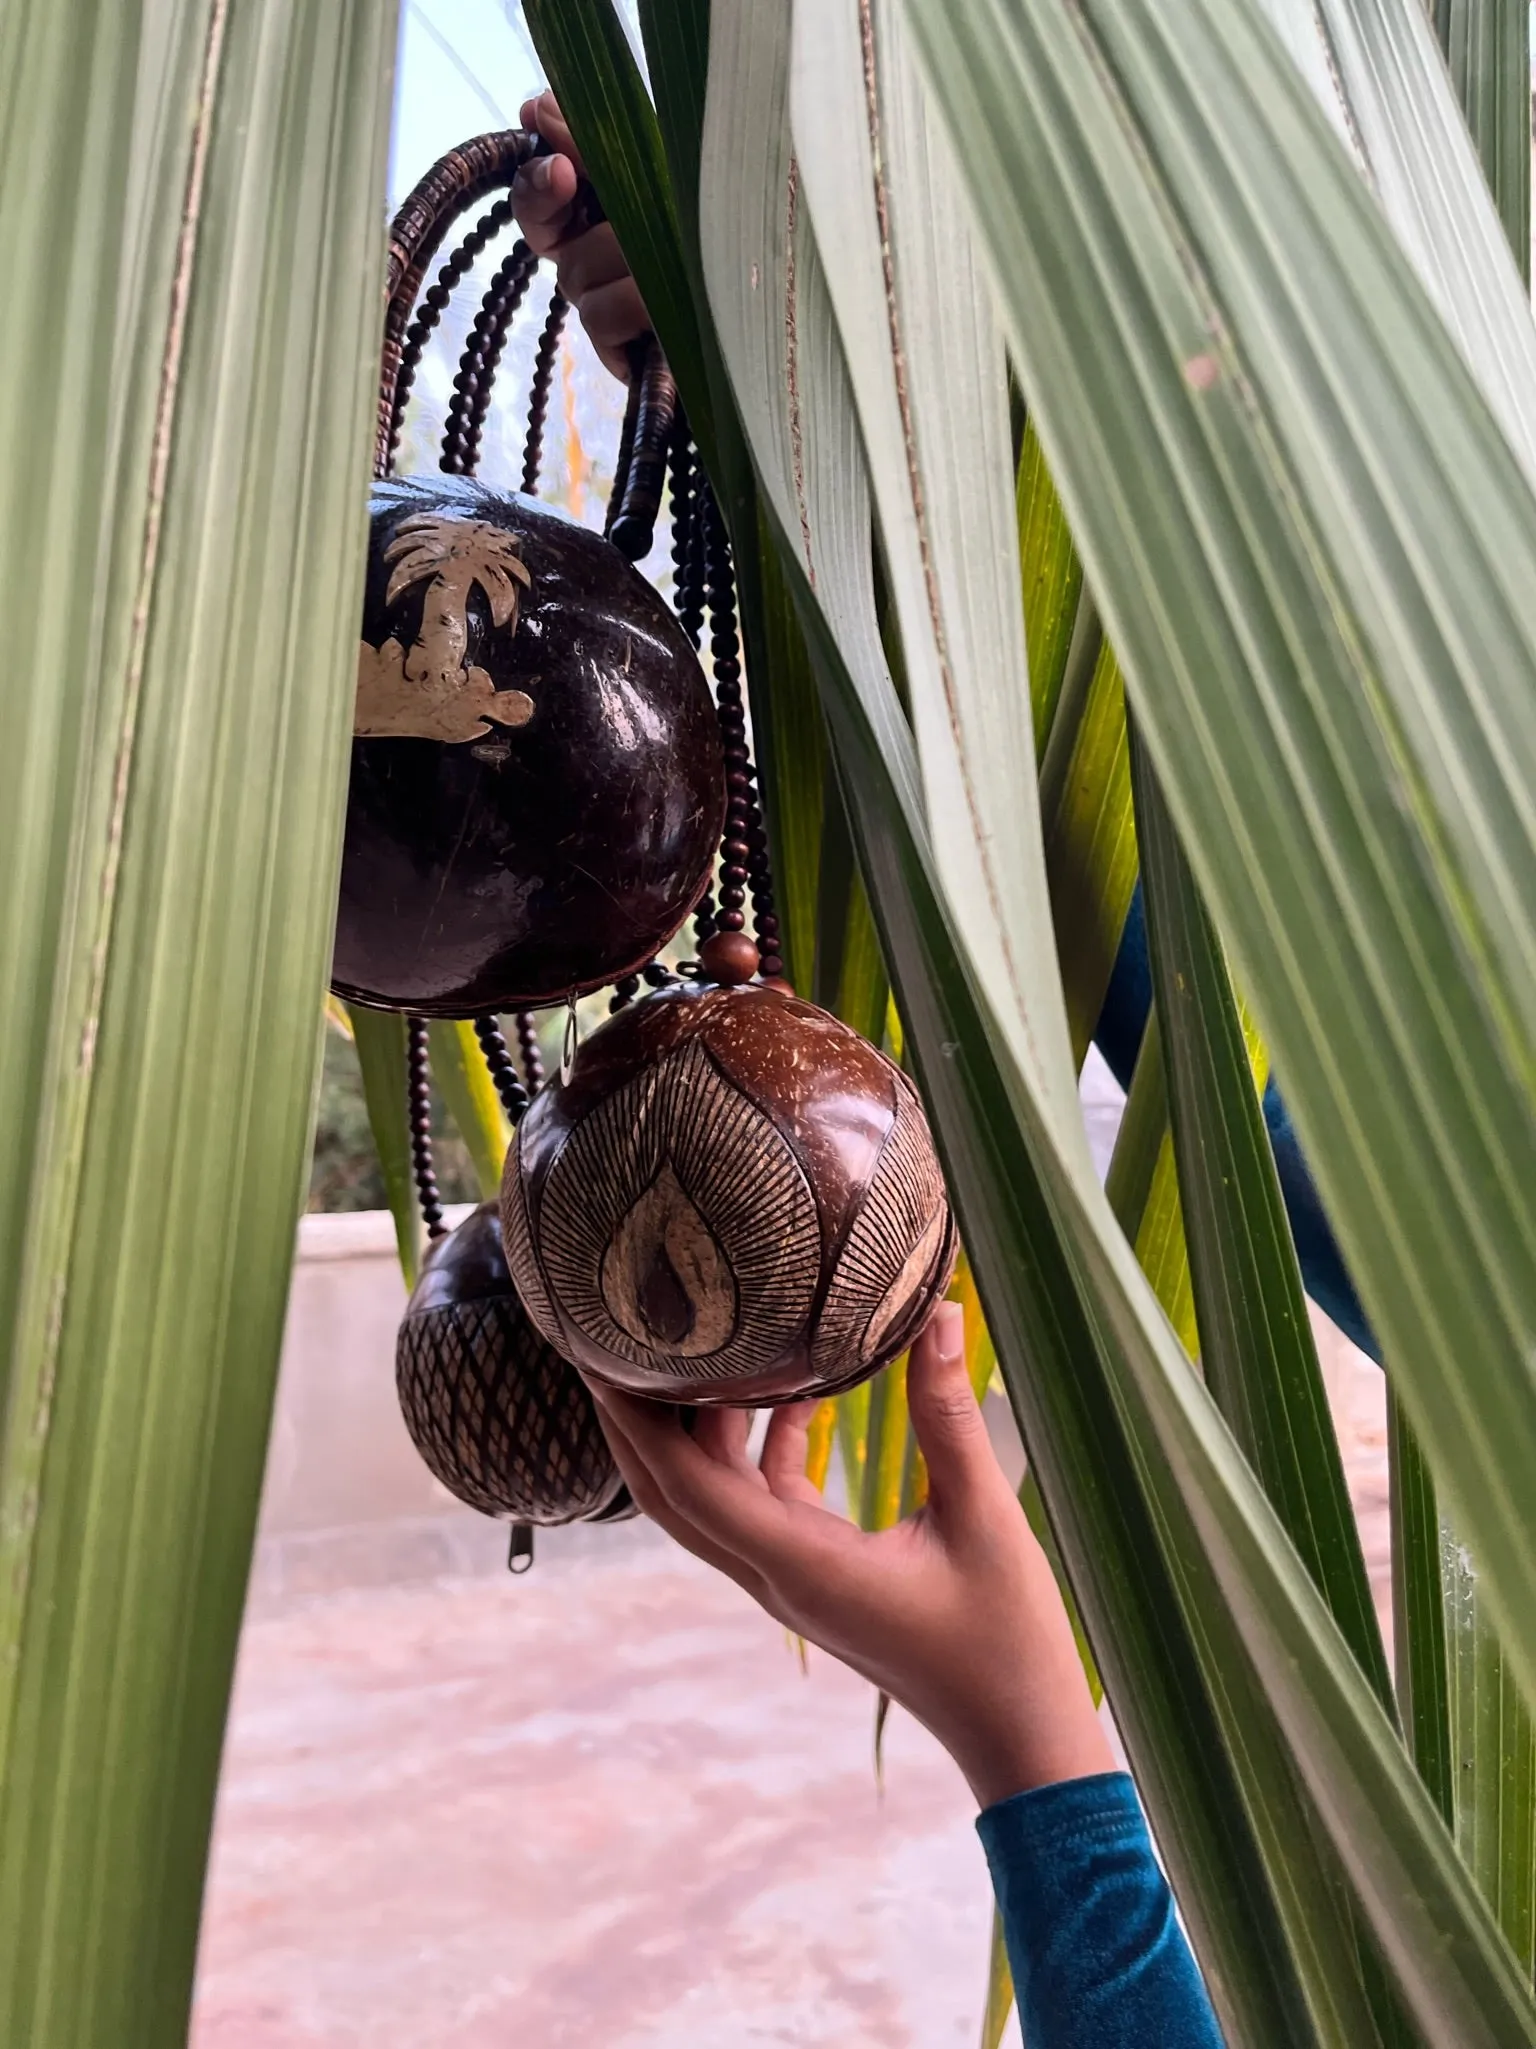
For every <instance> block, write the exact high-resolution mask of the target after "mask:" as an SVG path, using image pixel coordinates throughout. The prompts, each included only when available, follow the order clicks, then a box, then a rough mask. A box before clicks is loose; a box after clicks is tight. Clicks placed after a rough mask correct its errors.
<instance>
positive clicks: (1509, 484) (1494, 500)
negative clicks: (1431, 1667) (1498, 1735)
mask: <svg viewBox="0 0 1536 2049" xmlns="http://www.w3.org/2000/svg"><path fill="white" fill-rule="evenodd" d="M911 4H912V11H913V16H914V19H915V20H917V21H918V22H920V23H921V24H922V26H923V43H924V49H925V53H926V56H927V58H928V61H929V62H930V64H931V66H932V69H933V75H934V77H935V80H936V81H937V83H938V87H939V98H940V100H941V101H942V103H943V104H944V106H945V110H946V113H947V115H948V117H949V118H950V119H951V120H952V121H954V122H955V124H956V126H957V127H958V128H959V129H960V130H961V131H962V132H963V133H964V134H965V136H966V139H967V151H966V157H965V169H966V174H967V176H968V177H970V178H971V180H972V182H973V186H974V188H975V189H976V190H977V191H978V193H979V194H984V195H985V202H986V203H985V205H984V206H983V207H982V208H981V209H980V210H979V211H978V214H977V219H978V222H979V224H980V227H981V230H982V232H983V233H984V234H985V235H986V237H987V239H988V243H989V246H990V248H991V252H992V256H993V259H994V271H995V274H996V276H997V278H998V280H999V289H1000V291H1001V292H1002V294H1003V297H1004V299H1005V302H1006V304H1007V305H1008V307H1009V308H1010V312H1011V316H1012V318H1011V327H1012V331H1013V333H1014V337H1015V341H1016V345H1017V346H1018V348H1019V351H1020V356H1021V362H1022V363H1023V365H1024V370H1025V381H1026V384H1027V386H1028V388H1029V395H1030V399H1031V403H1032V405H1033V406H1034V408H1035V413H1036V417H1037V419H1038V421H1039V425H1040V431H1041V437H1042V441H1043V443H1044V445H1045V447H1046V451H1047V454H1048V456H1049V457H1050V459H1051V462H1052V470H1053V474H1054V475H1055V477H1056V480H1057V484H1058V487H1059V488H1060V489H1061V491H1062V494H1063V498H1064V500H1065V502H1066V503H1067V506H1068V509H1069V513H1070V514H1071V517H1072V521H1073V530H1074V533H1075V534H1076V536H1077V538H1078V542H1079V546H1080V548H1081V549H1082V550H1083V553H1084V557H1085V563H1086V566H1087V571H1088V574H1089V575H1090V577H1091V579H1092V581H1093V585H1094V589H1095V593H1096V595H1097V597H1098V598H1099V600H1100V602H1101V604H1102V605H1103V606H1104V608H1105V611H1106V614H1107V617H1108V623H1109V626H1110V629H1111V631H1112V634H1113V637H1114V641H1115V645H1116V648H1117V651H1118V652H1119V654H1120V656H1121V659H1122V661H1123V662H1124V663H1125V665H1126V670H1127V676H1128V680H1129V682H1130V685H1131V687H1132V694H1133V698H1134V699H1135V701H1136V704H1137V708H1138V711H1139V713H1140V715H1141V716H1142V718H1143V720H1144V723H1145V727H1146V730H1147V734H1148V739H1149V744H1150V745H1151V747H1152V751H1153V754H1154V757H1155V759H1156V761H1157V765H1158V768H1159V771H1160V774H1161V776H1162V778H1163V781H1164V785H1165V787H1166V789H1167V791H1168V794H1169V797H1170V802H1171V803H1172V806H1173V809H1174V811H1175V815H1176V817H1177V818H1178V821H1179V824H1180V828H1181V831H1182V832H1183V834H1184V836H1185V839H1186V843H1187V845H1188V847H1189V849H1190V853H1191V857H1192V859H1193V860H1194V864H1195V867H1196V870H1197V873H1198V875H1199V879H1200V881H1201V884H1202V886H1203V888H1204V890H1205V892H1206V895H1207V898H1208V900H1209V901H1210V903H1211V905H1212V908H1213V910H1214V911H1215V913H1216V915H1217V917H1218V921H1219V923H1220V925H1221V927H1222V930H1223V934H1224V936H1225V937H1226V939H1227V941H1228V943H1229V945H1230V947H1231V948H1232V951H1233V954H1234V959H1235V962H1236V964H1237V967H1238V970H1239V972H1240V975H1241V979H1242V983H1243V986H1244V988H1245V990H1247V991H1251V993H1252V997H1253V1000H1254V1002H1255V1006H1256V1008H1257V1011H1258V1014H1259V1017H1260V1020H1261V1022H1262V1024H1263V1026H1264V1029H1265V1033H1266V1037H1267V1038H1268V1040H1269V1042H1270V1043H1271V1044H1272V1046H1273V1048H1274V1053H1275V1060H1276V1064H1277V1067H1278V1069H1279V1071H1280V1072H1281V1073H1282V1075H1283V1076H1284V1079H1285V1086H1286V1092H1287V1103H1288V1106H1289V1107H1290V1108H1291V1109H1292V1111H1293V1112H1294V1114H1295V1117H1296V1122H1297V1125H1298V1129H1299V1130H1300V1132H1301V1135H1302V1137H1303V1140H1304V1143H1305V1145H1306V1148H1307V1157H1308V1160H1309V1163H1310V1164H1311V1165H1312V1167H1313V1168H1314V1171H1315V1172H1316V1175H1317V1178H1318V1181H1319V1184H1320V1187H1321V1189H1322V1192H1323V1195H1324V1197H1325V1200H1326V1201H1327V1203H1328V1206H1329V1211H1330V1214H1331V1215H1332V1217H1333V1218H1334V1219H1335V1221H1336V1223H1337V1226H1338V1229H1339V1235H1340V1239H1341V1242H1342V1245H1343V1249H1344V1251H1345V1254H1346V1257H1347V1258H1348V1259H1349V1262H1350V1266H1351V1270H1352V1272H1353V1273H1354V1275H1355V1276H1356V1278H1357V1280H1358V1281H1359V1283H1360V1286H1361V1290H1362V1293H1363V1295H1364V1297H1365V1300H1366V1305H1367V1308H1368V1309H1369V1311H1370V1313H1371V1316H1372V1321H1373V1324H1374V1325H1375V1327H1376V1328H1377V1330H1378V1332H1379V1333H1380V1335H1381V1337H1382V1341H1383V1345H1384V1348H1385V1351H1386V1353H1387V1355H1388V1356H1389V1357H1390V1358H1391V1359H1392V1360H1393V1361H1394V1366H1395V1370H1396V1372H1397V1374H1398V1378H1399V1381H1400V1384H1401V1387H1402V1390H1403V1393H1404V1395H1405V1398H1406V1399H1407V1400H1408V1403H1409V1406H1410V1408H1411V1409H1412V1411H1413V1412H1414V1413H1415V1415H1416V1416H1417V1417H1418V1420H1419V1422H1420V1425H1421V1427H1422V1428H1423V1429H1424V1430H1425V1431H1427V1432H1429V1433H1430V1434H1432V1435H1433V1437H1434V1440H1435V1442H1436V1444H1437V1447H1438V1446H1441V1445H1443V1446H1444V1451H1445V1469H1444V1476H1443V1477H1444V1481H1445V1485H1446V1488H1447V1492H1448V1493H1449V1494H1450V1496H1451V1497H1452V1499H1453V1501H1454V1503H1455V1507H1456V1512H1457V1514H1458V1516H1459V1517H1460V1518H1461V1520H1462V1524H1463V1527H1464V1528H1465V1529H1466V1531H1467V1534H1468V1537H1469V1539H1470V1540H1471V1541H1472V1543H1473V1548H1474V1550H1475V1551H1476V1553H1477V1555H1478V1557H1479V1559H1480V1561H1481V1565H1482V1570H1483V1572H1484V1574H1485V1576H1486V1579H1487V1583H1488V1585H1489V1588H1490V1592H1491V1594H1492V1595H1493V1596H1494V1597H1495V1598H1496V1601H1497V1605H1498V1609H1499V1612H1500V1615H1501V1618H1502V1620H1503V1623H1504V1626H1505V1630H1506V1641H1507V1644H1508V1647H1509V1649H1510V1651H1511V1653H1512V1654H1513V1655H1515V1656H1516V1657H1517V1659H1518V1661H1519V1662H1520V1664H1521V1666H1522V1668H1523V1669H1524V1670H1525V1671H1526V1673H1527V1674H1528V1675H1529V1674H1531V1673H1532V1671H1533V1670H1536V1622H1533V1619H1532V1618H1533V1617H1536V1545H1533V1544H1532V1542H1531V1541H1530V1535H1531V1528H1530V1488H1529V1474H1530V1472H1531V1471H1532V1470H1533V1469H1536V1380H1533V1375H1532V1366H1531V1362H1532V1359H1533V1358H1536V1215H1533V1203H1536V1117H1533V1109H1532V1077H1533V1074H1536V1051H1533V1048H1536V1029H1533V1027H1536V931H1533V927H1532V916H1533V908H1536V893H1533V892H1532V890H1531V889H1530V887H1529V880H1530V875H1531V872H1532V859H1533V855H1532V848H1533V836H1532V820H1531V807H1532V804H1533V803H1536V724H1533V722H1532V721H1530V719H1529V716H1528V709H1527V707H1528V696H1529V688H1530V683H1529V679H1530V677H1531V676H1532V674H1533V673H1536V503H1533V501H1532V498H1531V494H1530V491H1529V489H1528V487H1527V485H1526V483H1525V480H1524V478H1523V476H1522V474H1521V472H1520V469H1519V466H1518V465H1517V463H1516V461H1515V459H1514V457H1513V456H1512V454H1511V453H1510V451H1509V448H1508V446H1507V445H1506V444H1505V442H1504V441H1503V440H1502V438H1501V437H1500V435H1499V433H1498V430H1497V427H1496V425H1495V423H1494V421H1493V420H1492V418H1491V417H1490V415H1489V414H1488V412H1487V410H1486V408H1485V407H1484V406H1483V404H1482V403H1481V401H1480V399H1479V396H1478V393H1477V391H1476V389H1475V387H1474V386H1473V384H1472V382H1471V379H1470V376H1469V374H1468V373H1467V371H1466V369H1465V367H1464V365H1463V363H1462V361H1461V359H1460V357H1459V355H1458V354H1457V352H1456V350H1455V348H1454V346H1453V345H1452V343H1451V342H1450V340H1449V339H1448V337H1447V336H1446V334H1445V331H1444V329H1443V328H1442V327H1441V325H1440V323H1439V321H1438V319H1437V317H1436V316H1435V314H1434V312H1433V310H1432V308H1431V307H1430V306H1429V304H1428V303H1427V301H1426V299H1425V297H1424V294H1423V291H1422V290H1421V288H1420V287H1419V285H1418V284H1417V282H1416V281H1415V279H1414V277H1413V275H1412V273H1411V272H1410V270H1409V268H1408V266H1407V264H1406V262H1405V261H1404V259H1403V258H1402V256H1401V254H1400V253H1399V251H1398V250H1397V248H1396V246H1395V244H1394V243H1393V242H1392V240H1391V237H1390V234H1389V232H1388V230H1387V229H1386V227H1385V224H1384V223H1383V221H1382V218H1381V216H1380V213H1379V212H1378V211H1377V209H1376V207H1375V205H1374V203H1373V202H1372V200H1371V198H1370V195H1369V193H1368V192H1367V191H1366V190H1365V188H1364V187H1363V186H1362V184H1361V181H1360V179H1359V176H1358V174H1357V172H1356V171H1355V170H1354V168H1353V167H1352V166H1351V164H1350V163H1349V162H1348V160H1347V158H1346V157H1345V155H1344V153H1343V151H1342V149H1341V148H1340V146H1339V144H1338V142H1337V139H1336V137H1335V136H1334V135H1333V133H1332V132H1331V131H1330V130H1329V129H1328V127H1327V126H1326V124H1325V123H1324V122H1323V121H1322V120H1321V119H1320V117H1319V115H1318V113H1317V111H1316V109H1315V107H1314V105H1313V103H1312V101H1311V99H1310V97H1309V96H1308V95H1307V92H1306V88H1305V87H1304V85H1303V84H1302V82H1301V80H1300V79H1299V77H1298V75H1297V74H1296V72H1295V70H1294V68H1293V67H1292V66H1291V64H1290V63H1289V60H1288V59H1287V58H1286V56H1285V55H1284V52H1283V51H1282V50H1281V49H1280V48H1279V46H1278V45H1277V44H1276V43H1275V42H1274V40H1273V38H1272V36H1271V35H1270V33H1269V32H1268V30H1267V29H1266V27H1265V24H1264V23H1263V21H1262V20H1261V19H1259V18H1257V17H1256V16H1255V15H1253V14H1252V13H1251V11H1250V10H1248V9H1247V8H1245V7H1242V6H1238V5H1234V4H1231V0H1192V4H1191V5H1189V6H1186V7H1184V8H1181V9H1179V10H1176V11H1164V10H1160V9H1155V8H1151V7H1149V6H1148V5H1146V4H1145V0H1129V4H1117V5H1116V6H1114V7H1112V8H1111V7H1108V6H1104V5H1101V4H1099V0H1089V4H1086V5H1084V6H1081V7H1073V8H1068V7H1066V6H1065V5H1062V4H1060V0H961V4H960V5H959V6H958V7H956V8H948V7H946V8H945V9H944V10H943V11H942V32H939V30H940V14H939V10H937V9H936V8H934V7H932V6H930V0H911ZM1111 81H1113V84H1111ZM1154 164H1155V165H1156V167H1157V171H1156V176H1155V177H1152V176H1150V175H1149V166H1151V165H1154ZM999 192H1007V193H1008V194H1010V195H1011V197H1012V198H1013V200H1014V201H1015V202H1016V203H1014V204H1009V205H1000V204H998V203H997V194H998V193H999ZM1408 1191H1413V1192H1414V1199H1412V1200H1409V1199H1407V1192H1408ZM1426 1191H1433V1195H1434V1199H1433V1201H1432V1202H1425V1201H1423V1200H1422V1199H1420V1198H1422V1196H1423V1195H1424V1193H1425V1192H1426Z"/></svg>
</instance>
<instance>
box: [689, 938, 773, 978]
mask: <svg viewBox="0 0 1536 2049" xmlns="http://www.w3.org/2000/svg"><path fill="white" fill-rule="evenodd" d="M699 966H700V967H701V968H702V969H703V970H704V973H705V975H706V976H707V977H708V979H709V980H710V981H711V982H720V983H724V984H727V985H730V984H734V983H738V982H750V981H751V979H752V977H753V976H754V975H755V974H756V973H757V970H758V966H759V959H758V952H757V942H756V941H755V940H752V939H749V938H748V937H747V935H746V933H745V932H714V933H711V935H710V937H709V938H708V939H706V940H705V942H704V944H703V945H702V946H701V947H700V948H699Z"/></svg>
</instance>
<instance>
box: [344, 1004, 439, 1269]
mask: <svg viewBox="0 0 1536 2049" xmlns="http://www.w3.org/2000/svg"><path fill="white" fill-rule="evenodd" d="M347 1015H348V1016H349V1017H350V1018H351V1020H352V1038H353V1043H354V1044H355V1045H356V1047H357V1065H358V1069H359V1072H360V1073H361V1075H362V1078H363V1103H364V1106H365V1107H366V1109H367V1111H368V1129H369V1131H370V1132H371V1133H372V1134H373V1147H374V1151H375V1152H376V1153H377V1154H378V1156H379V1172H380V1174H381V1175H382V1176H383V1179H384V1198H385V1200H386V1202H387V1203H388V1204H389V1213H390V1216H391V1217H392V1218H393V1219H394V1225H395V1249H396V1251H397V1252H398V1253H399V1255H400V1271H401V1273H403V1274H404V1276H405V1285H406V1286H407V1287H408V1288H414V1287H415V1285H416V1276H417V1273H418V1272H419V1270H420V1267H421V1245H422V1221H421V1209H420V1206H419V1204H418V1202H417V1197H416V1180H415V1170H414V1167H413V1164H412V1160H411V1124H410V1117H409V1114H408V1107H409V1071H408V1068H407V1063H406V1035H405V1019H404V1018H403V1017H401V1016H400V1015H399V1013H398V1012H396V1011H392V1010H365V1009H364V1008H363V1007H362V1006H361V1005H360V1004H358V1005H349V1006H348V1011H347Z"/></svg>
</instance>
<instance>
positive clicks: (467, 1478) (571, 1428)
mask: <svg viewBox="0 0 1536 2049" xmlns="http://www.w3.org/2000/svg"><path fill="white" fill-rule="evenodd" d="M395 1380H396V1386H397V1388H398V1391H399V1395H400V1409H401V1413H402V1415H403V1416H404V1418H405V1427H406V1429H407V1430H408V1431H409V1432H410V1435H411V1439H412V1442H413V1443H414V1444H415V1446H416V1449H417V1450H418V1451H419V1452H420V1453H421V1456H422V1458H423V1459H424V1460H425V1461H426V1464H427V1465H428V1467H429V1468H430V1469H431V1471H432V1472H433V1474H434V1475H435V1476H436V1477H437V1478H438V1479H439V1480H441V1482H442V1483H443V1485H444V1486H445V1487H446V1488H447V1489H448V1490H449V1492H450V1493H452V1494H455V1495H457V1496H458V1498H459V1500H460V1501H463V1502H467V1503H468V1505H469V1506H470V1507H471V1508H477V1509H479V1510H480V1512H481V1514H482V1515H492V1516H502V1517H510V1518H511V1519H512V1520H513V1521H514V1522H523V1523H538V1524H544V1525H552V1524H558V1523H570V1522H580V1521H583V1520H593V1521H596V1520H601V1521H604V1522H613V1521H617V1520H618V1519H619V1518H620V1517H621V1516H622V1515H623V1514H625V1513H633V1505H632V1504H631V1503H630V1500H629V1495H628V1491H627V1490H626V1488H625V1487H624V1483H623V1481H622V1479H621V1478H620V1476H619V1471H618V1468H617V1467H616V1466H615V1465H614V1462H613V1455H612V1453H611V1452H610V1451H609V1449H608V1444H607V1440H606V1439H605V1438H604V1436H603V1432H602V1426H601V1424H600V1423H599V1422H598V1417H597V1410H596V1409H595V1408H594V1406H593V1403H592V1397H591V1396H590V1395H589V1394H588V1393H587V1390H586V1389H585V1387H583V1385H582V1383H581V1376H580V1375H579V1374H578V1373H577V1372H576V1371H575V1370H574V1369H573V1368H572V1367H571V1366H570V1365H568V1364H567V1363H566V1361H565V1360H564V1359H562V1358H561V1357H560V1355H559V1353H558V1352H556V1351H554V1350H552V1349H551V1347H550V1346H549V1345H547V1344H546V1343H545V1342H544V1340H543V1338H542V1337H540V1335H539V1333H538V1332H537V1331H536V1330H535V1329H534V1327H533V1325H532V1324H531V1323H530V1322H529V1320H528V1317H527V1315H526V1313H525V1312H524V1310H523V1307H522V1304H521V1303H520V1302H519V1301H518V1298H517V1295H516V1293H515V1292H514V1290H513V1287H512V1282H511V1278H510V1276H509V1275H508V1273H507V1266H506V1260H505V1258H504V1257H503V1254H502V1249H501V1224H500V1220H499V1218H498V1217H497V1213H496V1206H495V1204H494V1203H482V1204H481V1206H480V1207H479V1208H478V1209H477V1210H475V1211H474V1212H473V1214H472V1215H470V1216H468V1217H466V1219H465V1220H464V1222H463V1223H462V1224H460V1226H459V1228H458V1229H457V1230H456V1231H454V1232H452V1233H451V1234H450V1235H449V1236H448V1237H446V1238H442V1239H440V1240H439V1241H438V1243H437V1244H436V1245H434V1246H433V1248H432V1250H431V1251H430V1253H429V1254H428V1256H427V1260H426V1263H425V1265H424V1267H423V1270H422V1275H421V1279H420V1280H419V1281H418V1282H417V1285H416V1290H415V1293H414V1294H413V1295H412V1297H411V1300H410V1302H409V1304H408V1305H407V1308H406V1312H405V1319H404V1321H403V1322H402V1323H401V1325H400V1335H399V1338H398V1340H397V1342H396V1349H395Z"/></svg>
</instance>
